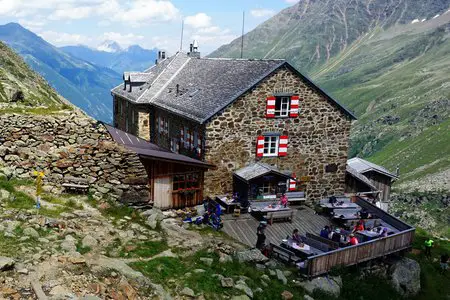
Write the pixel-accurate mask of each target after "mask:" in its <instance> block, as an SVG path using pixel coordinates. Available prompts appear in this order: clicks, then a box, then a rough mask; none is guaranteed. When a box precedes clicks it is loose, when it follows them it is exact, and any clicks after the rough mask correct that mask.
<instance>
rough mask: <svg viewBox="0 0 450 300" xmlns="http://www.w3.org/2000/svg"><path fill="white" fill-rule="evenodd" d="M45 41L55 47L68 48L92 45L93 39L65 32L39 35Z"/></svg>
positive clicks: (48, 31)
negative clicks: (68, 46) (67, 46)
mask: <svg viewBox="0 0 450 300" xmlns="http://www.w3.org/2000/svg"><path fill="white" fill-rule="evenodd" d="M38 35H40V36H41V37H42V38H43V39H44V40H46V41H47V42H49V43H51V44H53V45H55V46H66V45H77V44H83V45H90V44H92V38H90V37H88V36H85V35H81V34H71V33H65V32H56V31H51V30H47V31H43V32H41V33H38Z"/></svg>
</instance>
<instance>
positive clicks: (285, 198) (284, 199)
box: [280, 193, 289, 207]
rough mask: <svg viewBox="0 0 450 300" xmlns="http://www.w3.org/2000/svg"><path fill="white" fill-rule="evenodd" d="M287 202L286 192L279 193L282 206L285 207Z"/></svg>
mask: <svg viewBox="0 0 450 300" xmlns="http://www.w3.org/2000/svg"><path fill="white" fill-rule="evenodd" d="M288 202H289V201H288V197H287V196H286V193H283V194H281V197H280V205H281V206H283V207H287V205H288Z"/></svg>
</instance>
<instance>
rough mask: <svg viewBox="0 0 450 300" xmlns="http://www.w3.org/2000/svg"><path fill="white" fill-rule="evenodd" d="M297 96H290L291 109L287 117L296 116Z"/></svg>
mask: <svg viewBox="0 0 450 300" xmlns="http://www.w3.org/2000/svg"><path fill="white" fill-rule="evenodd" d="M299 100H300V98H299V96H292V97H291V110H290V112H289V117H291V118H295V117H298V107H299Z"/></svg>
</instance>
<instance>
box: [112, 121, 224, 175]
mask: <svg viewBox="0 0 450 300" xmlns="http://www.w3.org/2000/svg"><path fill="white" fill-rule="evenodd" d="M104 126H105V127H106V129H107V130H108V132H109V134H110V135H111V137H112V138H113V140H114V141H115V142H116V143H118V144H121V145H123V146H125V147H126V148H127V149H128V150H130V151H133V152H135V153H137V154H138V155H140V156H143V157H149V158H154V159H158V160H164V161H172V162H175V163H180V164H187V165H194V166H198V167H202V168H208V169H211V168H214V167H215V166H214V165H211V164H208V163H206V162H203V161H200V160H197V159H194V158H190V157H188V156H185V155H181V154H177V153H173V152H171V151H169V150H166V149H164V148H161V147H159V146H158V145H155V144H153V143H150V142H147V141H146V140H144V139H141V138H139V137H137V136H134V135H132V134H129V133H127V132H125V131H122V130H119V129H117V128H114V127H112V126H109V125H107V124H104Z"/></svg>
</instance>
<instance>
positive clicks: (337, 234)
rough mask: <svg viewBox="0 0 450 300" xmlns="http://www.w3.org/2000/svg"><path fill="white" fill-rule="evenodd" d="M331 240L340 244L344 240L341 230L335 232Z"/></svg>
mask: <svg viewBox="0 0 450 300" xmlns="http://www.w3.org/2000/svg"><path fill="white" fill-rule="evenodd" d="M331 240H332V241H333V242H336V243H340V242H341V240H342V235H341V230H340V229H339V228H337V229H336V230H335V231H334V232H332V233H331Z"/></svg>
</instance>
